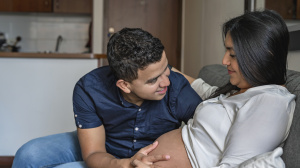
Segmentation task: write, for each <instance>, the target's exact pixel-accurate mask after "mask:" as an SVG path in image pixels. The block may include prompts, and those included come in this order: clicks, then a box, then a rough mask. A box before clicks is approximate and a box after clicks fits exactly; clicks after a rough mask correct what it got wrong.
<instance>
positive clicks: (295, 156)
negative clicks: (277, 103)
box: [198, 64, 300, 168]
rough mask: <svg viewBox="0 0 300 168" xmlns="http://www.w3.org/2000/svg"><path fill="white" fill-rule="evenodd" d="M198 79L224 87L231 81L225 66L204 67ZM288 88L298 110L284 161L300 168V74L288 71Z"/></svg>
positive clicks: (283, 156) (285, 145)
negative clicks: (294, 98)
mask: <svg viewBox="0 0 300 168" xmlns="http://www.w3.org/2000/svg"><path fill="white" fill-rule="evenodd" d="M198 77H200V78H202V79H203V80H204V81H205V82H207V83H208V84H210V85H213V86H219V87H220V86H222V85H224V84H226V83H227V82H228V81H229V75H228V72H227V69H226V67H225V66H223V65H220V64H214V65H207V66H204V67H203V68H202V69H201V70H200V72H199V75H198ZM286 88H287V89H288V90H289V91H290V92H291V93H292V94H294V95H296V108H295V112H294V117H293V122H292V125H291V129H290V133H289V136H288V138H287V140H286V142H285V144H284V146H283V155H282V159H283V160H284V162H285V164H286V167H288V168H290V167H291V168H292V167H299V165H300V121H299V120H300V98H299V96H300V72H297V71H292V70H288V71H287V82H286Z"/></svg>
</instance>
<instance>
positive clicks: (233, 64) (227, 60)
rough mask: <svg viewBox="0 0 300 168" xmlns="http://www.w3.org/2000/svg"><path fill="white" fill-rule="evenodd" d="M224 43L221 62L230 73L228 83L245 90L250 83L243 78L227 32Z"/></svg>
mask: <svg viewBox="0 0 300 168" xmlns="http://www.w3.org/2000/svg"><path fill="white" fill-rule="evenodd" d="M224 44H225V48H226V52H225V55H224V58H223V61H222V63H223V65H226V66H227V70H228V74H229V75H230V83H231V84H232V85H235V86H237V87H238V88H240V89H241V91H246V90H247V89H249V88H250V87H251V85H250V84H249V83H248V82H247V81H246V80H245V78H244V77H243V75H242V73H241V71H240V69H239V65H238V61H237V59H236V55H235V51H234V47H233V42H232V39H231V35H230V33H229V32H228V33H227V34H226V38H225V42H224Z"/></svg>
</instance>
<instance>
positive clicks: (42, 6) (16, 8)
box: [0, 0, 52, 12]
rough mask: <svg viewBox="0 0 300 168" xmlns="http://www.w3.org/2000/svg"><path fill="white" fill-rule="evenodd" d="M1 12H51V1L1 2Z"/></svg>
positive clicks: (9, 0) (11, 0)
mask: <svg viewBox="0 0 300 168" xmlns="http://www.w3.org/2000/svg"><path fill="white" fill-rule="evenodd" d="M0 11H3V12H52V0H1V1H0Z"/></svg>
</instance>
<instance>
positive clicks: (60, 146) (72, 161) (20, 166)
mask: <svg viewBox="0 0 300 168" xmlns="http://www.w3.org/2000/svg"><path fill="white" fill-rule="evenodd" d="M29 167H32V168H50V167H56V168H68V167H72V168H86V167H87V166H86V164H85V163H84V162H83V159H82V156H81V150H80V145H79V141H78V138H77V132H76V131H74V132H67V133H61V134H55V135H49V136H45V137H41V138H37V139H33V140H31V141H29V142H27V143H25V144H24V145H23V146H22V147H21V148H20V149H19V150H18V151H17V153H16V155H15V158H14V161H13V165H12V168H29Z"/></svg>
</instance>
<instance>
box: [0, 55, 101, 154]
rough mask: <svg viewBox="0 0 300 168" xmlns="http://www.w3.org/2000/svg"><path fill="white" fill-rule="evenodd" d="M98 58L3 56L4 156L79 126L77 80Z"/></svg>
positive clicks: (0, 136) (0, 129)
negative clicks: (75, 108)
mask: <svg viewBox="0 0 300 168" xmlns="http://www.w3.org/2000/svg"><path fill="white" fill-rule="evenodd" d="M96 67H97V60H96V59H31V58H27V59H26V58H24V59H20V58H0V81H1V82H0V116H1V117H0V125H1V126H0V142H1V143H0V156H1V155H15V152H16V151H17V149H18V148H19V147H20V146H21V145H22V144H24V143H25V142H27V141H28V140H31V139H33V138H37V137H41V136H45V135H50V134H55V133H61V132H66V131H73V130H76V127H75V123H74V118H73V106H72V93H73V88H74V86H75V83H76V82H77V81H78V80H79V78H80V77H82V76H83V75H84V74H86V73H88V72H89V71H91V70H92V69H94V68H96Z"/></svg>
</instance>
